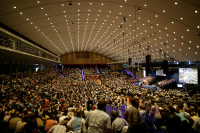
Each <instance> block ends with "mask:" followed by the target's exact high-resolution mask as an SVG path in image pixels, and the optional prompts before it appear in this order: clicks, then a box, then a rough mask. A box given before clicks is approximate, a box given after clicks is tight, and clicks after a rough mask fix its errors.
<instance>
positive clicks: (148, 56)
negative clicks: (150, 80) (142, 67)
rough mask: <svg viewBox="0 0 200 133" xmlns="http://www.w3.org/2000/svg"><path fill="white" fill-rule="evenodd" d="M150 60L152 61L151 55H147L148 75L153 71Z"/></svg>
mask: <svg viewBox="0 0 200 133" xmlns="http://www.w3.org/2000/svg"><path fill="white" fill-rule="evenodd" d="M150 61H151V55H146V75H147V76H149V74H150V73H151V69H150V67H151V66H150Z"/></svg>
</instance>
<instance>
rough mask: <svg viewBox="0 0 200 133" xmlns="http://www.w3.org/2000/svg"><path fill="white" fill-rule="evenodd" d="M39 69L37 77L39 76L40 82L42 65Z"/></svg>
mask: <svg viewBox="0 0 200 133" xmlns="http://www.w3.org/2000/svg"><path fill="white" fill-rule="evenodd" d="M39 67H40V68H39V69H40V70H39V76H40V80H41V71H42V65H40V66H39Z"/></svg>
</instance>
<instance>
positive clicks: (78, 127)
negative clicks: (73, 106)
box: [67, 108, 86, 133]
mask: <svg viewBox="0 0 200 133" xmlns="http://www.w3.org/2000/svg"><path fill="white" fill-rule="evenodd" d="M67 127H70V128H71V127H72V128H73V130H74V132H75V133H86V127H85V120H84V119H83V118H82V111H81V108H78V109H77V110H76V114H75V117H73V118H72V119H71V120H70V121H69V122H68V123H67Z"/></svg>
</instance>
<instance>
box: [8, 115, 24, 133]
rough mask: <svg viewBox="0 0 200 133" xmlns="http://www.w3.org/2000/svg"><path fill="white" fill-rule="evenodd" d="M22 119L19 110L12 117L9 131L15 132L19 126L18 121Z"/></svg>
mask: <svg viewBox="0 0 200 133" xmlns="http://www.w3.org/2000/svg"><path fill="white" fill-rule="evenodd" d="M21 120H22V119H21V118H19V113H18V112H16V113H15V117H14V118H12V119H11V120H10V121H9V130H10V131H9V132H11V133H12V132H14V131H15V129H16V126H17V123H18V121H21Z"/></svg>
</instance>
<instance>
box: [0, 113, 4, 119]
mask: <svg viewBox="0 0 200 133" xmlns="http://www.w3.org/2000/svg"><path fill="white" fill-rule="evenodd" d="M4 116H5V113H4V112H3V111H0V120H3V119H4Z"/></svg>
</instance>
